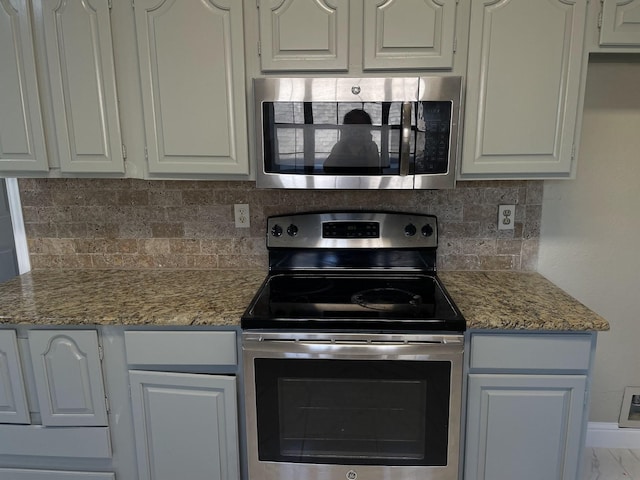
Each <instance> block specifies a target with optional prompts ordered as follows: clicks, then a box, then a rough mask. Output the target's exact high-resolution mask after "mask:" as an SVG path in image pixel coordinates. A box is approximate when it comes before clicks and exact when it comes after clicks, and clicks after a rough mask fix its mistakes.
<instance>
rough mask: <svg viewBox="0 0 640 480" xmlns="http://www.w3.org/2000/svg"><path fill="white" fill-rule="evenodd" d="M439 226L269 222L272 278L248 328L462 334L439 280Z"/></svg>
mask: <svg viewBox="0 0 640 480" xmlns="http://www.w3.org/2000/svg"><path fill="white" fill-rule="evenodd" d="M436 226H437V222H436V218H435V217H433V216H430V215H415V214H403V213H379V212H373V213H371V212H330V213H308V214H296V215H287V216H281V217H271V218H269V221H268V234H267V247H268V249H269V270H270V273H269V275H268V276H267V278H266V280H265V282H264V283H263V285H262V287H261V288H260V290H259V291H258V292H257V293H256V295H255V297H254V299H253V301H252V302H251V304H250V306H249V308H248V309H247V311H246V312H245V314H244V316H243V318H242V327H243V329H287V330H291V329H295V330H298V329H311V330H318V329H324V330H327V329H330V330H332V329H338V330H342V331H347V330H357V331H372V330H376V331H377V330H385V331H388V330H394V331H398V330H446V331H456V332H460V331H463V330H464V329H465V321H464V318H463V317H462V315H461V314H460V312H459V310H458V309H457V307H456V306H455V305H454V303H453V302H452V301H451V299H450V297H449V295H448V293H447V292H446V290H445V289H444V287H443V286H442V284H441V283H440V280H439V279H438V277H437V275H436V258H435V252H436V247H437V228H436ZM287 232H288V233H287ZM371 232H373V233H371ZM282 237H285V238H282Z"/></svg>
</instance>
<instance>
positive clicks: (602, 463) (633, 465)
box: [582, 448, 640, 480]
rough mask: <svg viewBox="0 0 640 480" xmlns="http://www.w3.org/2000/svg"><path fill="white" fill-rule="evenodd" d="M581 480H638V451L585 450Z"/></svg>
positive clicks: (639, 460)
mask: <svg viewBox="0 0 640 480" xmlns="http://www.w3.org/2000/svg"><path fill="white" fill-rule="evenodd" d="M582 480H640V449H624V448H587V449H585V452H584V462H583V475H582Z"/></svg>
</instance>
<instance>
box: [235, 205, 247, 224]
mask: <svg viewBox="0 0 640 480" xmlns="http://www.w3.org/2000/svg"><path fill="white" fill-rule="evenodd" d="M233 213H234V215H235V221H236V228H249V227H250V226H251V222H250V220H249V205H248V204H246V203H236V204H235V205H234V206H233Z"/></svg>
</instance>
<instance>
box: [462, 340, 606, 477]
mask: <svg viewBox="0 0 640 480" xmlns="http://www.w3.org/2000/svg"><path fill="white" fill-rule="evenodd" d="M593 348H595V334H584V335H580V334H566V335H564V334H533V335H530V334H516V335H511V334H504V335H500V334H487V335H483V334H476V335H472V336H471V345H470V369H469V372H470V374H469V376H468V384H467V400H466V402H467V419H466V438H465V465H464V479H465V480H512V479H514V478H517V479H518V480H540V479H544V480H578V479H579V473H580V468H579V466H580V463H581V462H580V457H581V452H582V447H583V442H584V434H585V427H586V420H587V418H586V412H587V408H586V405H587V398H588V396H587V386H588V378H589V370H590V364H591V358H592V352H593Z"/></svg>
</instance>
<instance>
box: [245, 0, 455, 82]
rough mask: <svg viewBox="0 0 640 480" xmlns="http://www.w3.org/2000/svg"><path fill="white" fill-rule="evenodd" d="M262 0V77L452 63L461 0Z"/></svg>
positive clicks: (447, 65) (437, 66)
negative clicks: (299, 72)
mask: <svg viewBox="0 0 640 480" xmlns="http://www.w3.org/2000/svg"><path fill="white" fill-rule="evenodd" d="M257 1H258V6H259V17H260V19H259V23H260V64H261V68H262V71H263V72H272V71H287V70H288V71H344V72H347V71H348V72H350V73H360V72H361V71H375V70H404V71H406V70H414V69H451V68H452V66H453V53H454V40H455V21H456V5H457V2H456V0H257ZM349 55H351V58H350V57H349Z"/></svg>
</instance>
